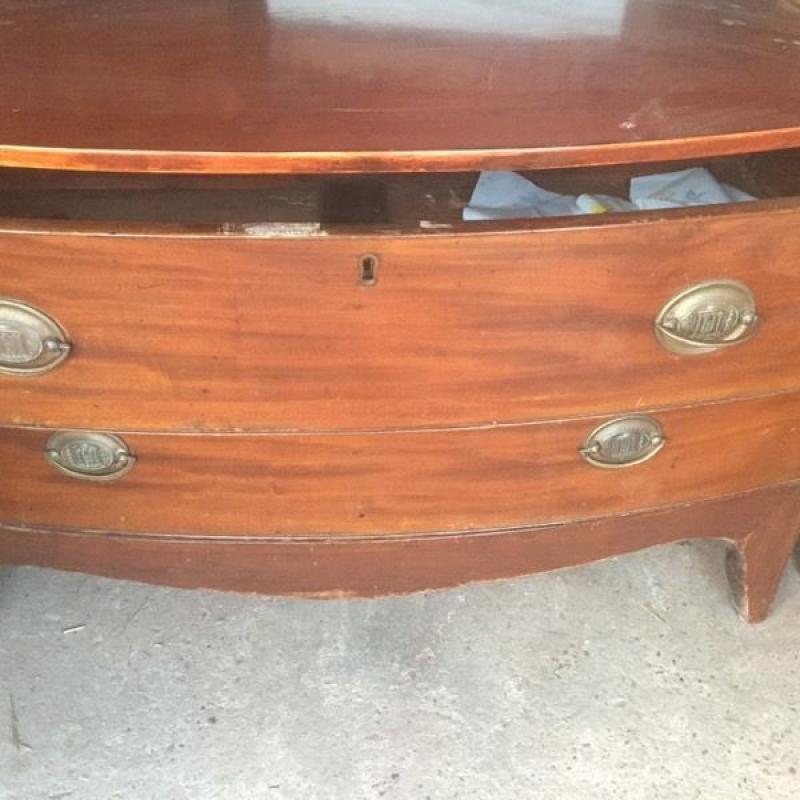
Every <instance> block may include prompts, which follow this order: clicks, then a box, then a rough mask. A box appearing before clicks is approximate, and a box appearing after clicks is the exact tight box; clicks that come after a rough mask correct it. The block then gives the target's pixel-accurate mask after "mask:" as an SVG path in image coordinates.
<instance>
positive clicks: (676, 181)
mask: <svg viewBox="0 0 800 800" xmlns="http://www.w3.org/2000/svg"><path fill="white" fill-rule="evenodd" d="M755 199H756V198H755V197H753V196H752V195H750V194H748V193H747V192H744V191H742V190H741V189H737V188H736V187H735V186H729V185H728V184H724V183H720V182H719V181H718V180H717V179H716V178H715V177H714V176H713V175H712V174H711V173H710V172H709V171H708V170H707V169H705V168H703V167H693V168H692V169H686V170H681V171H679V172H668V173H659V174H656V175H645V176H643V177H640V178H633V179H632V180H631V187H630V200H625V199H623V198H621V197H611V196H609V195H597V194H581V195H578V196H577V197H574V196H572V195H563V194H558V193H557V192H550V191H548V190H547V189H543V188H542V187H541V186H537V185H536V184H535V183H533V181H529V180H528V179H527V178H523V177H522V175H518V174H517V173H516V172H507V171H501V170H485V171H483V172H481V174H480V177H479V178H478V182H477V184H476V185H475V189H474V190H473V192H472V197H471V198H470V201H469V205H468V206H467V207H466V208H465V209H464V212H463V218H464V220H465V221H468V222H469V221H475V220H487V219H533V218H537V217H561V216H573V215H577V214H597V213H604V212H606V211H635V210H637V209H641V210H646V209H656V208H682V207H686V206H698V205H713V204H715V203H741V202H746V201H750V200H755Z"/></svg>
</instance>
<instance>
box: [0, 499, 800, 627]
mask: <svg viewBox="0 0 800 800" xmlns="http://www.w3.org/2000/svg"><path fill="white" fill-rule="evenodd" d="M798 515H800V489H798V486H797V484H790V485H784V486H780V487H770V488H768V489H762V490H759V491H755V492H749V493H745V494H742V495H738V496H733V497H727V498H721V499H714V500H709V501H706V502H701V503H695V504H693V505H688V506H676V507H672V508H669V509H663V510H659V511H653V512H647V513H642V514H632V515H628V516H620V517H611V518H604V519H594V520H589V521H585V522H582V523H574V524H569V525H562V526H558V527H552V528H544V529H542V528H539V529H531V530H524V531H517V532H514V533H498V534H494V535H478V536H455V537H444V538H441V537H439V538H427V539H414V540H402V539H383V540H379V541H375V540H372V541H370V540H364V539H361V540H355V541H354V540H351V541H342V540H336V539H329V540H327V541H319V542H280V543H278V542H264V541H256V540H251V541H249V542H246V543H243V542H226V541H224V540H217V541H208V540H206V541H192V542H187V541H180V540H177V539H164V540H158V539H148V538H141V537H131V536H97V535H91V534H75V533H59V532H57V531H53V530H46V529H44V530H34V529H21V528H9V527H4V526H1V525H0V563H6V564H16V565H25V564H27V565H38V566H46V567H53V568H57V569H64V570H71V571H77V572H91V573H94V574H97V575H105V576H108V577H115V578H126V579H128V580H136V581H144V582H147V583H160V584H167V585H171V586H182V587H187V588H200V587H202V588H207V589H209V588H210V589H226V590H234V591H239V592H258V593H262V594H284V595H301V596H313V597H345V596H359V597H373V596H377V595H385V594H400V593H406V592H414V591H420V590H426V589H439V588H444V587H450V586H457V585H460V584H464V583H468V582H471V581H486V580H497V579H501V578H512V577H519V576H522V575H527V574H530V573H534V572H544V571H548V570H554V569H560V568H563V567H567V566H573V565H576V564H581V563H586V562H589V561H596V560H598V559H602V558H609V557H611V556H615V555H620V554H622V553H629V552H633V551H635V550H640V549H643V548H646V547H652V546H654V545H660V544H666V543H668V542H674V541H680V540H682V539H693V538H721V539H727V540H729V541H732V542H734V543H735V546H736V548H737V549H738V550H739V551H740V552H741V553H742V554H743V557H744V559H745V560H744V561H743V569H742V570H741V572H740V574H739V576H736V580H735V584H734V586H733V589H734V591H735V593H736V596H737V599H738V601H739V608H740V611H741V613H742V614H743V615H744V616H745V618H746V619H748V620H750V621H753V622H756V621H759V620H761V619H763V618H764V617H765V616H766V614H767V611H768V609H769V606H770V603H771V602H772V600H773V598H774V594H775V589H776V586H777V578H778V577H779V576H780V574H781V571H782V569H783V566H784V564H785V562H786V559H787V557H788V555H789V552H790V550H791V546H792V543H793V542H794V540H795V538H796V535H797V531H798ZM665 557H668V556H667V555H666V554H665ZM720 585H721V582H720ZM543 613H546V612H543Z"/></svg>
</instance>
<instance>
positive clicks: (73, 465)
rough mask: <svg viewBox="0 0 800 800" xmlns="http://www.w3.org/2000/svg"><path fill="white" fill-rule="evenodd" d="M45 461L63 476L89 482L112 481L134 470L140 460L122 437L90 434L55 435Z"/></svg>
mask: <svg viewBox="0 0 800 800" xmlns="http://www.w3.org/2000/svg"><path fill="white" fill-rule="evenodd" d="M44 453H45V457H46V458H47V460H48V462H49V463H50V464H52V465H53V466H54V467H55V468H56V469H57V470H59V472H63V473H64V474H65V475H69V476H70V477H71V478H80V479H81V480H86V481H112V480H116V479H117V478H121V477H122V476H123V475H125V474H127V473H128V472H130V471H131V470H132V469H133V466H134V465H135V464H136V456H135V455H134V454H133V453H132V452H131V451H130V448H129V447H128V445H127V444H125V442H124V441H123V440H122V439H120V438H119V437H118V436H114V435H112V434H109V433H95V432H89V431H86V432H84V431H74V432H73V431H62V432H60V433H54V434H53V435H52V436H51V437H50V438H49V439H48V440H47V444H46V445H45V451H44Z"/></svg>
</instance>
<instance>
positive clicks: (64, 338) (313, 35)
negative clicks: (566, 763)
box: [0, 0, 800, 620]
mask: <svg viewBox="0 0 800 800" xmlns="http://www.w3.org/2000/svg"><path fill="white" fill-rule="evenodd" d="M45 5H48V8H47V9H46V11H47V13H45V9H43V8H42V6H41V4H26V3H16V2H13V3H2V2H0V8H2V7H5V8H4V10H5V11H6V12H7V14H6V16H7V17H8V18H9V19H10V20H11V23H9V25H7V26H5V27H3V28H0V47H3V48H4V52H7V53H10V54H11V56H10V57H9V59H8V62H7V66H6V67H5V69H7V70H8V74H7V75H6V76H5V77H6V83H7V85H8V90H7V92H6V96H5V98H3V99H2V100H0V104H2V105H0V112H2V113H0V165H2V166H3V169H2V171H1V172H0V216H2V219H0V475H1V476H2V480H1V483H0V561H3V562H6V563H11V564H40V565H47V566H54V567H59V568H64V569H73V570H82V571H88V572H95V573H98V574H104V575H113V576H120V577H128V578H133V579H137V580H146V581H154V582H164V583H171V584H174V585H179V586H205V587H212V588H222V589H237V590H242V591H259V592H275V593H294V594H310V595H315V596H331V595H333V596H341V595H348V594H353V595H376V594H381V593H389V592H402V591H413V590H421V589H429V588H436V587H443V586H451V585H456V584H459V583H464V582H467V581H471V580H487V579H495V578H503V577H510V576H517V575H523V574H527V573H530V572H535V571H539V570H544V569H555V568H558V567H563V566H568V565H573V564H578V563H582V562H586V561H589V560H593V559H597V558H603V557H608V556H612V555H617V554H621V553H624V552H628V551H631V550H635V549H639V548H642V547H647V546H652V545H655V544H661V543H665V542H669V541H676V540H680V539H686V538H694V537H705V536H707V537H717V538H724V539H727V540H730V541H731V542H732V543H733V545H734V546H733V548H732V550H731V553H732V556H731V558H730V559H729V564H728V569H729V574H730V576H731V578H732V579H733V583H734V585H735V587H736V589H737V597H738V600H739V604H740V608H741V610H742V613H743V614H744V616H745V617H747V618H748V619H751V620H758V619H761V618H763V617H764V616H765V615H766V613H767V610H768V607H769V604H770V601H771V599H772V596H773V594H774V590H775V587H776V585H777V581H778V579H779V577H780V574H781V571H782V569H783V566H784V564H785V562H786V559H787V557H788V555H789V553H790V551H791V549H792V546H793V544H794V541H795V538H796V534H797V530H798V522H799V521H800V520H799V518H800V483H798V482H799V481H800V423H798V420H799V419H800V336H799V335H798V329H799V326H800V272H798V263H800V171H799V170H798V167H799V166H800V149H794V148H800V81H798V80H797V78H800V49H798V48H795V47H790V46H788V45H786V46H784V45H785V44H786V42H787V41H788V40H787V39H786V33H785V31H786V30H789V29H791V30H795V29H796V31H797V34H796V37H795V38H800V13H798V10H797V8H796V5H795V4H793V3H784V4H772V5H770V4H765V3H762V2H751V3H742V4H739V5H738V6H737V8H739V9H740V10H739V11H737V12H736V14H740V15H743V16H742V19H743V20H745V22H743V23H742V24H727V23H726V20H730V19H731V16H730V15H731V14H734V11H732V10H731V8H729V7H728V4H725V3H722V2H719V3H716V2H711V3H707V4H705V5H704V6H703V7H702V8H693V7H691V6H689V5H687V4H683V3H680V2H677V0H658V1H657V2H647V3H645V2H636V1H635V0H631V2H629V3H627V4H621V5H624V6H625V13H624V14H622V15H618V16H615V15H612V14H611V13H610V12H604V11H601V10H599V9H597V8H594V7H593V6H591V7H590V5H589V4H587V5H586V7H585V8H583V7H581V8H579V9H577V10H576V11H575V12H574V13H572V14H570V15H564V14H563V13H562V12H559V11H557V10H553V9H552V4H549V3H545V2H541V3H539V2H533V3H530V4H529V6H530V8H529V9H528V10H527V11H523V12H520V11H519V9H518V8H517V7H516V6H514V7H513V8H512V5H513V4H512V5H509V7H508V8H507V9H500V10H499V11H498V9H497V8H490V7H489V4H487V6H486V9H485V10H484V12H482V15H480V25H478V22H477V21H476V20H472V21H470V20H471V17H470V14H474V13H476V12H475V8H476V6H475V4H468V3H464V4H461V5H463V8H461V9H460V10H461V11H462V12H463V14H462V15H461V18H460V22H453V21H452V20H451V21H445V20H441V21H436V19H435V17H436V15H435V14H433V10H432V9H427V10H426V9H425V8H423V6H424V4H423V3H422V2H421V3H420V8H419V14H420V15H422V16H420V20H421V21H420V22H419V26H418V27H419V30H417V29H416V28H415V25H414V24H412V23H413V22H414V20H413V19H405V18H404V17H403V14H404V13H405V12H404V11H402V10H399V11H398V10H395V11H384V12H378V11H376V12H374V14H378V16H380V13H383V14H385V15H386V19H377V18H376V19H373V18H372V15H373V12H363V13H364V18H363V19H359V18H358V17H357V16H356V17H355V18H353V17H351V16H348V15H347V14H344V15H343V16H342V17H341V18H339V17H337V14H336V12H326V11H325V9H324V4H319V5H315V4H314V3H311V4H310V5H309V4H303V3H302V2H297V3H291V2H290V3H287V4H284V6H280V7H279V8H276V9H275V10H273V9H271V8H270V9H269V10H267V6H266V5H265V4H264V3H255V2H254V3H248V2H243V3H241V4H240V8H241V11H240V12H239V14H238V15H236V14H231V13H230V10H229V4H225V3H221V2H215V1H214V0H203V1H202V2H199V3H196V4H194V13H192V14H188V13H186V12H185V10H184V11H182V10H181V9H175V10H171V11H169V10H164V9H163V8H160V7H158V6H157V5H156V4H153V3H149V2H145V1H144V0H141V1H140V2H134V1H133V0H131V1H130V2H127V1H126V0H114V2H110V3H109V2H105V3H102V4H101V3H95V2H89V3H88V4H87V3H85V2H84V3H82V4H80V7H78V4H74V6H73V5H72V4H69V3H66V4H55V5H54V6H53V7H52V8H50V7H49V4H45ZM457 5H459V4H457ZM515 8H517V10H516V11H514V9H515ZM470 9H472V10H471V11H470ZM503 10H504V11H505V12H506V13H507V15H508V21H507V27H503V25H502V24H500V23H495V22H492V18H493V17H494V16H496V15H497V14H498V13H500V12H502V11H503ZM423 12H424V13H427V14H429V15H432V17H431V18H430V19H428V20H427V21H425V19H424V14H423ZM515 13H516V14H522V15H523V17H524V20H523V21H524V22H525V25H527V27H525V25H522V27H520V28H519V29H516V30H515V29H514V25H518V24H521V22H520V21H519V20H518V21H517V22H516V23H513V24H512V22H513V19H515V17H514V14H515ZM501 16H502V13H501ZM454 18H455V19H459V14H454ZM737 19H738V17H737ZM497 24H500V28H499V29H498V28H496V27H495V26H496V25H497ZM476 25H477V26H478V27H477V28H475V29H472V28H473V27H475V26H476ZM459 26H463V29H462V27H459ZM470 26H472V27H470ZM56 31H59V32H60V33H59V35H60V36H63V35H64V32H67V33H69V36H67V40H66V42H65V43H64V44H63V45H62V46H61V48H60V49H59V51H58V52H59V57H60V59H61V61H62V64H61V67H62V69H61V73H63V74H60V76H59V77H58V79H57V80H56V79H54V78H53V76H52V75H49V74H48V76H49V82H48V81H46V80H45V78H44V77H43V76H44V74H45V72H46V71H47V63H46V59H45V57H44V53H45V52H46V50H47V45H48V42H49V41H50V40H51V37H53V36H54V35H55V32H56ZM221 31H222V32H221ZM779 31H782V35H780V36H779V35H778V32H779ZM223 33H224V35H223ZM189 38H191V39H192V41H193V42H194V47H195V50H194V56H195V57H194V58H193V59H188V60H187V59H186V58H184V57H182V55H181V54H183V55H184V56H185V55H186V52H187V51H186V47H185V46H184V45H183V44H180V45H179V44H178V42H183V41H184V40H188V39H189ZM790 38H791V37H790ZM779 40H780V41H779ZM781 41H783V42H784V45H782V44H781V43H780V42H781ZM231 42H235V43H236V46H235V47H233V48H231V46H230V43H231ZM420 42H422V43H423V44H420ZM226 43H227V44H226ZM425 43H427V44H425ZM698 46H702V48H703V51H704V58H705V60H704V61H703V62H702V63H700V62H699V61H698V60H697V58H698V57H697V56H696V55H693V54H695V53H696V50H697V47H698ZM354 50H356V51H357V52H358V56H356V55H355V54H354V52H353V51H354ZM743 54H746V56H745V55H743ZM401 56H406V57H412V56H413V57H414V59H416V60H415V61H414V62H413V63H414V64H415V65H416V66H415V69H411V68H410V67H409V66H408V62H407V61H404V60H403V58H401ZM745 59H746V60H747V63H746V64H745V63H743V60H745ZM598 64H602V65H603V67H604V69H605V74H603V75H602V76H601V77H600V78H597V79H596V80H595V79H594V78H592V77H591V76H592V75H593V73H592V69H591V68H592V67H597V65H598ZM523 66H524V67H525V68H526V69H533V68H534V67H537V68H538V72H537V73H536V74H537V77H536V79H535V80H534V79H533V78H528V77H525V78H524V79H523V80H522V81H520V79H519V70H520V69H521V68H522V67H523ZM334 67H335V69H334ZM579 67H580V68H579ZM634 73H635V74H636V76H637V82H636V83H635V84H634V83H631V81H630V78H629V76H630V74H634ZM423 75H424V80H423ZM778 75H780V78H778ZM123 76H124V77H123ZM265 76H267V77H265ZM543 78H547V80H546V81H545V80H543ZM37 80H39V81H41V82H42V85H44V86H45V87H46V89H45V90H44V91H43V92H39V93H35V92H33V91H32V86H34V85H39V84H35V81H37ZM675 87H684V88H683V89H678V88H675ZM534 112H535V113H534ZM697 165H702V166H706V167H708V168H709V169H710V170H711V171H712V172H713V173H715V174H716V175H717V176H718V177H719V178H721V179H723V180H726V181H730V182H732V183H735V184H736V185H737V186H739V187H740V188H743V189H746V190H747V191H749V192H751V193H753V194H754V195H756V196H757V197H758V198H759V199H758V200H757V201H755V202H748V203H741V204H724V205H716V206H699V207H695V208H680V209H674V210H668V211H649V212H648V211H641V212H631V213H618V214H607V215H600V216H586V217H569V218H565V217H560V218H548V219H534V220H530V219H528V220H524V219H523V220H509V221H497V222H482V223H463V222H461V221H460V218H461V209H462V207H463V205H464V204H465V202H466V201H467V199H468V198H469V194H470V192H471V190H472V187H473V186H474V184H475V179H476V170H479V169H481V168H495V169H496V168H513V169H517V170H521V171H523V172H527V174H529V175H530V176H531V177H532V178H534V179H535V180H536V181H537V183H540V184H541V185H543V186H545V187H546V188H550V189H553V190H557V191H564V192H568V193H569V192H579V191H601V192H605V193H609V194H623V193H624V192H625V191H626V187H627V183H628V181H629V179H630V178H631V177H632V176H636V175H643V174H649V173H652V172H658V171H668V170H674V169H680V168H682V167H684V166H697Z"/></svg>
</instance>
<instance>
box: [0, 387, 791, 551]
mask: <svg viewBox="0 0 800 800" xmlns="http://www.w3.org/2000/svg"><path fill="white" fill-rule="evenodd" d="M798 418H800V393H793V394H785V395H778V396H773V397H770V398H765V399H759V400H749V401H733V402H728V403H720V404H710V405H705V406H696V407H687V408H679V409H674V410H669V411H664V412H661V413H659V414H657V419H658V420H659V422H660V423H661V425H662V426H663V429H664V434H665V436H666V438H667V444H666V446H665V447H664V448H663V450H662V451H661V452H660V453H658V454H657V455H656V456H655V457H654V458H652V459H651V460H649V461H647V462H646V463H643V464H640V465H638V466H635V467H629V468H626V469H611V470H609V469H599V468H597V467H593V466H591V465H589V464H587V463H586V462H585V461H584V460H583V458H582V457H581V455H580V454H579V449H580V448H581V446H582V445H583V444H584V442H585V440H586V438H587V436H588V435H589V434H590V433H591V432H592V431H593V430H594V428H595V427H597V425H598V424H599V423H601V422H604V421H605V420H606V418H588V419H578V420H570V421H565V422H556V423H541V424H534V425H520V426H508V427H493V428H486V429H474V430H450V431H423V432H406V433H373V434H352V435H348V434H327V435H298V434H293V435H262V436H254V435H241V436H230V435H227V436H225V435H205V436H198V435H191V436H174V435H132V436H126V442H127V444H128V445H129V447H130V448H131V449H132V450H133V452H134V453H135V454H136V456H137V459H138V461H137V464H136V466H135V467H134V469H133V470H132V471H131V472H130V473H129V474H128V475H126V476H125V477H123V478H121V479H119V480H117V481H114V482H112V483H92V482H87V481H82V480H76V479H74V478H70V477H67V476H64V475H62V474H61V473H59V472H57V471H56V470H55V469H54V468H53V467H51V466H50V465H49V464H47V463H46V461H45V458H44V455H43V452H44V449H45V443H46V441H47V438H48V432H47V431H43V430H31V429H14V428H6V429H0V474H1V475H2V476H3V482H2V486H3V492H2V496H0V523H7V524H13V525H26V526H32V527H40V526H44V527H55V528H70V529H76V530H79V529H91V530H95V531H110V532H138V533H153V534H173V535H186V536H233V537H237V536H238V537H248V536H252V537H293V536H294V537H314V536H316V537H320V536H323V537H324V536H330V535H336V536H342V537H348V536H353V535H393V534H409V533H417V534H420V535H432V536H435V535H438V534H441V533H446V532H458V531H464V530H481V529H493V528H513V527H518V526H530V525H537V524H543V523H555V522H563V521H569V520H575V519H581V518H586V517H593V516H600V515H604V514H614V513H622V512H631V511H636V510H642V509H648V508H654V507H658V506H666V505H669V504H672V503H677V502H690V501H695V500H701V499H705V498H710V497H715V496H719V495H725V494H733V493H736V492H741V491H745V490H748V489H752V488H757V487H761V486H767V485H770V484H772V483H780V482H785V481H790V480H794V479H796V478H797V477H798V464H800V426H799V425H798V423H797V420H798Z"/></svg>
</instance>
